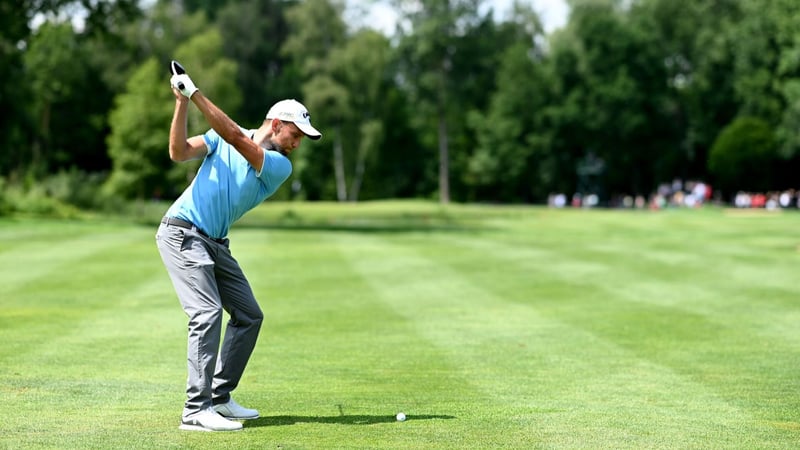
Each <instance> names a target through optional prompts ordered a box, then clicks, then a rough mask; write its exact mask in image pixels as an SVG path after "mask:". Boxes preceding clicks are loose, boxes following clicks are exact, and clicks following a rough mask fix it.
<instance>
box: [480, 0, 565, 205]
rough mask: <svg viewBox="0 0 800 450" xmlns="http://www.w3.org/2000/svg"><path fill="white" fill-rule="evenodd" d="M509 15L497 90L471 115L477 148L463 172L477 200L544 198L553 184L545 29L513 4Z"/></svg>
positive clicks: (499, 63) (549, 79)
mask: <svg viewBox="0 0 800 450" xmlns="http://www.w3.org/2000/svg"><path fill="white" fill-rule="evenodd" d="M512 17H513V21H512V22H509V23H507V24H505V25H504V28H505V29H504V30H502V32H503V33H506V34H509V35H510V38H509V41H510V42H512V44H510V46H509V47H508V48H507V49H506V50H505V51H502V52H500V51H499V49H498V54H499V55H500V57H501V58H500V60H499V62H498V63H497V64H496V66H497V70H496V81H495V83H494V84H496V86H497V88H496V90H495V91H494V92H492V94H491V98H490V101H489V105H488V107H487V108H485V109H483V108H480V109H476V110H474V111H473V112H472V113H471V114H470V117H469V123H470V126H471V128H472V129H474V130H475V135H476V136H477V138H476V139H477V145H476V146H475V151H474V152H473V153H472V155H471V156H470V158H469V162H468V164H467V169H466V170H465V173H466V174H467V175H466V178H467V182H468V184H469V185H470V186H472V187H473V188H474V189H475V194H474V195H475V198H477V199H490V200H493V201H512V202H513V201H520V200H526V201H532V200H534V199H542V198H546V197H547V194H548V188H551V187H552V186H553V184H554V180H553V175H554V174H553V171H552V170H551V169H552V167H551V166H552V161H551V157H552V155H550V154H549V151H548V149H549V143H548V141H549V136H550V134H549V127H548V126H547V123H546V115H545V110H546V108H547V106H548V105H550V104H551V102H552V101H553V90H552V86H553V84H554V80H552V79H551V78H550V75H551V71H550V70H549V68H548V67H547V65H546V60H545V57H544V53H545V49H544V47H543V45H542V43H543V42H544V40H543V37H544V33H543V29H542V26H541V22H540V20H539V17H538V16H537V15H536V13H534V12H533V11H532V10H530V9H525V8H522V7H521V6H519V5H517V6H516V8H515V11H514V14H513V15H512ZM493 42H494V43H495V45H497V43H498V40H493ZM497 46H498V47H501V46H500V45H497Z"/></svg>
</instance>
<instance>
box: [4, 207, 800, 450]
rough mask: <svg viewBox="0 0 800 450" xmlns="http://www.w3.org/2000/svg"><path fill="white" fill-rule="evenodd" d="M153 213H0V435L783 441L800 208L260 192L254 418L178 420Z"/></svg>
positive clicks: (248, 442)
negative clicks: (611, 206)
mask: <svg viewBox="0 0 800 450" xmlns="http://www.w3.org/2000/svg"><path fill="white" fill-rule="evenodd" d="M165 209H166V206H165V205H153V206H147V207H143V211H144V212H143V213H142V214H140V215H139V216H138V217H137V219H136V220H135V221H129V220H123V219H120V218H114V219H112V218H97V217H94V218H87V219H83V220H72V221H59V220H50V219H34V218H6V219H0V402H2V403H1V404H2V405H3V418H2V420H0V448H9V449H17V448H22V449H28V448H33V449H36V448H47V449H84V448H95V449H111V448H114V449H129V448H152V449H167V448H176V449H177V448H192V449H205V448H207V449H220V448H227V449H262V448H273V449H327V448H348V449H349V448H359V449H383V448H385V449H460V448H481V449H490V448H519V449H530V448H548V449H550V448H552V449H561V448H570V449H572V448H574V449H597V448H608V449H643V448H650V449H653V448H659V449H660V448H664V449H694V448H696V449H723V448H724V449H784V448H785V449H794V448H798V446H800V377H798V369H799V368H800V327H798V323H800V298H799V296H798V294H799V293H800V289H798V282H797V271H798V268H799V267H800V233H798V229H799V228H798V224H800V213H797V212H784V213H766V212H742V211H732V210H725V209H716V208H709V209H703V210H665V211H659V212H652V211H608V210H596V211H587V210H553V209H545V208H537V207H522V206H519V207H500V206H488V205H487V206H468V205H450V206H447V207H443V206H440V205H438V204H435V203H425V202H377V203H364V204H351V205H339V204H295V203H277V202H276V203H265V204H264V205H262V206H260V207H259V208H258V209H256V210H255V211H253V212H251V213H250V214H249V215H247V216H246V217H245V218H244V219H242V221H241V223H239V224H236V225H234V227H233V228H232V230H231V234H230V238H231V249H232V252H233V254H234V256H235V257H236V258H237V259H238V260H239V262H240V263H241V265H242V267H243V269H244V271H245V273H246V274H247V275H248V278H249V280H250V282H251V284H252V287H253V290H254V292H255V294H256V297H257V298H258V299H259V301H260V304H261V306H262V309H263V310H264V314H265V317H266V318H265V323H264V327H263V329H262V332H261V336H260V340H259V343H258V346H257V347H256V351H255V353H254V354H253V357H252V359H251V362H250V365H249V366H248V369H247V371H246V372H245V376H244V378H243V380H242V383H241V384H240V387H239V389H238V390H237V391H236V392H235V398H236V399H237V401H238V402H240V403H242V404H243V405H245V406H248V407H253V408H257V409H259V411H260V413H261V418H259V419H256V420H252V421H246V422H245V428H244V430H243V431H241V432H235V433H193V432H185V431H180V430H178V425H179V423H180V414H181V410H182V406H183V401H184V395H185V394H184V388H185V380H186V363H185V358H186V355H185V346H186V317H185V316H184V314H183V311H182V310H181V308H180V306H179V304H178V301H177V299H176V297H175V294H174V291H173V290H172V286H171V284H170V281H169V278H168V277H167V273H166V270H165V269H164V267H163V265H162V263H161V260H160V258H159V255H158V252H157V250H156V247H155V240H154V235H155V231H156V228H157V222H158V220H159V219H160V214H161V213H163V211H164V210H165ZM401 411H402V412H404V413H405V414H406V415H407V416H408V420H406V421H405V422H397V421H396V420H395V414H396V413H398V412H401Z"/></svg>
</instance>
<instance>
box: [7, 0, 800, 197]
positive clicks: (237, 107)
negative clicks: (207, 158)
mask: <svg viewBox="0 0 800 450" xmlns="http://www.w3.org/2000/svg"><path fill="white" fill-rule="evenodd" d="M386 3H388V4H390V5H391V6H392V7H393V8H394V10H395V11H396V12H397V14H398V17H399V21H398V27H397V29H396V31H395V32H394V33H393V34H391V35H389V36H386V35H384V34H381V33H379V32H377V31H374V30H371V29H369V28H365V27H363V26H356V25H353V24H351V23H348V21H347V20H346V17H348V16H346V15H345V8H344V4H343V1H341V0H305V1H284V0H242V1H235V0H227V1H226V0H215V1H212V0H184V1H172V0H168V1H167V0H157V1H155V2H145V3H141V4H140V3H139V2H138V1H136V0H116V1H107V2H103V1H101V2H97V1H93V0H80V1H74V0H22V1H20V0H0V109H1V110H2V122H0V141H1V142H0V148H2V157H0V186H2V189H3V191H2V192H3V194H0V212H2V211H3V210H8V209H9V208H12V207H13V204H14V202H15V201H18V200H19V199H20V198H27V199H30V198H40V197H41V196H45V197H53V198H55V199H56V200H59V201H62V202H64V203H67V204H72V205H76V206H78V207H102V206H103V205H113V204H115V203H117V202H119V201H121V200H129V199H151V198H164V199H169V198H173V197H174V196H176V195H177V194H178V193H179V192H180V191H182V189H183V188H184V186H185V185H186V183H187V180H189V179H190V178H191V176H192V174H193V173H194V171H195V169H196V167H197V166H196V164H174V163H172V162H170V161H169V159H168V154H167V149H166V146H167V136H168V131H169V123H170V118H171V114H172V110H173V105H174V100H173V99H172V93H171V91H170V89H169V85H168V78H169V76H168V73H167V63H168V61H169V60H170V59H177V60H179V61H181V62H182V63H183V64H184V66H186V67H187V68H188V69H189V72H190V74H191V75H192V76H193V78H194V79H195V82H196V83H197V85H198V86H199V87H200V88H201V89H202V90H203V91H204V92H205V93H206V95H208V96H209V97H210V98H211V99H212V100H214V101H215V102H216V103H218V104H219V105H220V106H221V107H222V108H223V109H224V110H226V111H227V112H228V113H229V114H230V115H231V117H233V118H234V119H235V120H237V121H238V122H239V123H240V124H241V125H242V126H245V127H251V128H255V127H257V126H258V125H259V124H260V123H261V120H262V119H263V116H264V114H265V112H266V109H267V108H268V107H269V105H271V104H272V103H273V102H274V101H277V100H279V99H282V98H298V99H301V100H302V101H303V102H304V103H305V104H306V105H307V106H308V107H309V109H310V111H311V113H312V117H313V120H314V123H315V125H316V126H317V127H318V128H320V129H321V130H322V131H323V133H325V139H323V140H322V141H320V142H319V143H311V142H306V143H304V144H303V145H304V148H303V149H301V150H300V151H298V152H296V153H295V154H294V155H293V159H294V163H295V172H294V174H293V176H292V179H291V180H290V181H289V182H288V183H287V187H285V188H283V189H282V190H281V191H280V193H279V194H278V195H279V198H281V197H282V198H286V199H288V198H298V199H307V200H340V201H345V200H350V201H356V200H366V199H376V198H390V197H392V198H404V197H414V198H439V199H441V200H442V201H445V202H446V201H450V200H455V201H464V202H467V201H485V202H543V201H545V200H546V199H547V197H548V195H549V194H550V193H553V192H564V193H574V192H584V193H589V192H593V193H597V194H600V195H601V197H603V198H611V197H613V196H615V195H621V194H630V195H634V194H641V195H645V196H647V195H649V194H651V193H652V192H653V191H654V190H655V189H656V187H657V186H658V185H659V184H660V183H664V182H670V181H672V180H673V179H675V178H680V179H685V180H690V179H695V180H704V181H706V182H709V183H710V184H711V185H712V186H713V187H714V190H715V192H716V193H722V194H723V196H724V198H725V199H730V198H731V196H732V195H733V194H734V193H735V192H736V191H737V190H740V189H741V190H759V191H766V190H778V189H787V188H796V187H800V186H798V183H797V177H796V176H795V174H796V173H797V170H798V169H799V168H800V152H799V151H798V150H800V2H797V1H796V0H771V1H768V2H767V1H763V0H633V1H615V0H572V1H569V5H570V16H569V19H568V23H567V24H566V26H565V27H564V28H562V29H559V30H556V31H555V32H552V33H545V31H544V30H543V27H542V25H541V20H540V18H539V17H538V16H537V14H536V13H535V11H533V10H532V9H531V8H530V7H529V6H526V5H525V4H524V2H519V4H517V5H515V6H514V7H513V11H512V13H511V14H509V15H508V17H505V18H502V17H501V18H498V17H495V16H494V15H493V14H492V11H491V9H489V8H487V6H488V4H487V3H486V2H485V1H482V0H387V1H386ZM195 113H196V111H194V110H193V115H192V116H191V117H190V123H189V128H190V130H189V131H190V133H202V132H204V131H205V130H206V129H207V126H206V124H205V122H204V121H203V120H202V117H200V116H199V115H198V114H195ZM15 199H17V200H15ZM42 207H43V208H46V207H47V205H44V206H42Z"/></svg>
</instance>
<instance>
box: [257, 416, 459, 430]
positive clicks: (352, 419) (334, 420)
mask: <svg viewBox="0 0 800 450" xmlns="http://www.w3.org/2000/svg"><path fill="white" fill-rule="evenodd" d="M437 419H442V420H447V419H455V416H446V415H433V414H412V415H408V416H406V421H410V420H437ZM390 422H397V419H396V418H395V416H367V415H340V416H268V417H260V418H258V419H254V420H248V421H245V422H244V425H245V426H246V427H279V426H285V425H294V424H297V423H330V424H340V425H373V424H377V423H390Z"/></svg>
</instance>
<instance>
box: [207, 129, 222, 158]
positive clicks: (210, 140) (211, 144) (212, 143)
mask: <svg viewBox="0 0 800 450" xmlns="http://www.w3.org/2000/svg"><path fill="white" fill-rule="evenodd" d="M203 140H204V141H206V147H208V154H209V155H210V154H212V153H214V152H215V151H217V147H218V146H219V143H220V141H222V138H221V137H219V134H217V132H216V131H214V129H213V128H212V129H210V130H208V131H206V134H204V135H203Z"/></svg>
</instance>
